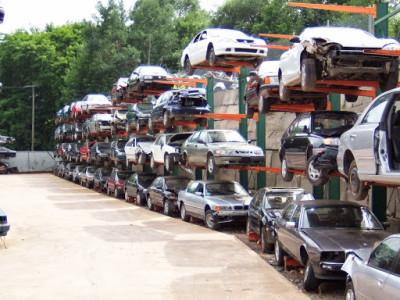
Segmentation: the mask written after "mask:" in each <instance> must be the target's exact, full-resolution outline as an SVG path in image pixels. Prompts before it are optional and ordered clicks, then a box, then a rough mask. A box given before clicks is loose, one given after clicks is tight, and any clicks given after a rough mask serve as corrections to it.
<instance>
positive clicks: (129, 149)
mask: <svg viewBox="0 0 400 300" xmlns="http://www.w3.org/2000/svg"><path fill="white" fill-rule="evenodd" d="M135 148H136V139H135V138H132V139H130V140H129V141H128V142H127V143H126V145H125V155H126V159H127V160H129V161H133V160H134V158H135V156H134V149H135Z"/></svg>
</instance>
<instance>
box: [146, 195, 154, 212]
mask: <svg viewBox="0 0 400 300" xmlns="http://www.w3.org/2000/svg"><path fill="white" fill-rule="evenodd" d="M147 208H148V209H149V210H154V204H153V201H151V197H150V195H148V196H147Z"/></svg>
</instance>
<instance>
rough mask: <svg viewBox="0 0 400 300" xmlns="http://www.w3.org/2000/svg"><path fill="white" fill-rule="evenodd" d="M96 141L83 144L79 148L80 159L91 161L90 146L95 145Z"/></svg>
mask: <svg viewBox="0 0 400 300" xmlns="http://www.w3.org/2000/svg"><path fill="white" fill-rule="evenodd" d="M94 143H95V142H90V143H89V144H88V145H87V146H83V147H81V148H80V149H79V153H80V157H79V161H89V156H90V147H91V146H93V144H94Z"/></svg>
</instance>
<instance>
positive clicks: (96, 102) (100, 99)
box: [81, 94, 112, 114]
mask: <svg viewBox="0 0 400 300" xmlns="http://www.w3.org/2000/svg"><path fill="white" fill-rule="evenodd" d="M110 106H112V104H111V101H110V100H109V99H108V98H107V97H106V96H104V95H102V94H88V95H86V96H85V98H83V100H82V103H81V107H82V113H84V112H85V113H87V114H89V113H90V112H91V111H93V110H107V109H109V108H110Z"/></svg>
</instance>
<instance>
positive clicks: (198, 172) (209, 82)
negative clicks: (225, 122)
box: [196, 77, 214, 179]
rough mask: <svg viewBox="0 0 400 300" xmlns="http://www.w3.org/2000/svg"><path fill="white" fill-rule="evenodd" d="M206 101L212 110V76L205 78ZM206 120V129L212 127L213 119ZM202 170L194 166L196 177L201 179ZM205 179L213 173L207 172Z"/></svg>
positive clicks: (212, 177)
mask: <svg viewBox="0 0 400 300" xmlns="http://www.w3.org/2000/svg"><path fill="white" fill-rule="evenodd" d="M206 94H207V95H206V96H207V103H208V105H209V106H210V113H213V112H214V78H213V77H209V78H208V80H207V89H206ZM207 120H208V129H214V119H207ZM202 177H203V172H202V170H201V169H198V168H196V179H202ZM207 179H214V175H212V174H209V173H208V172H207Z"/></svg>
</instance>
